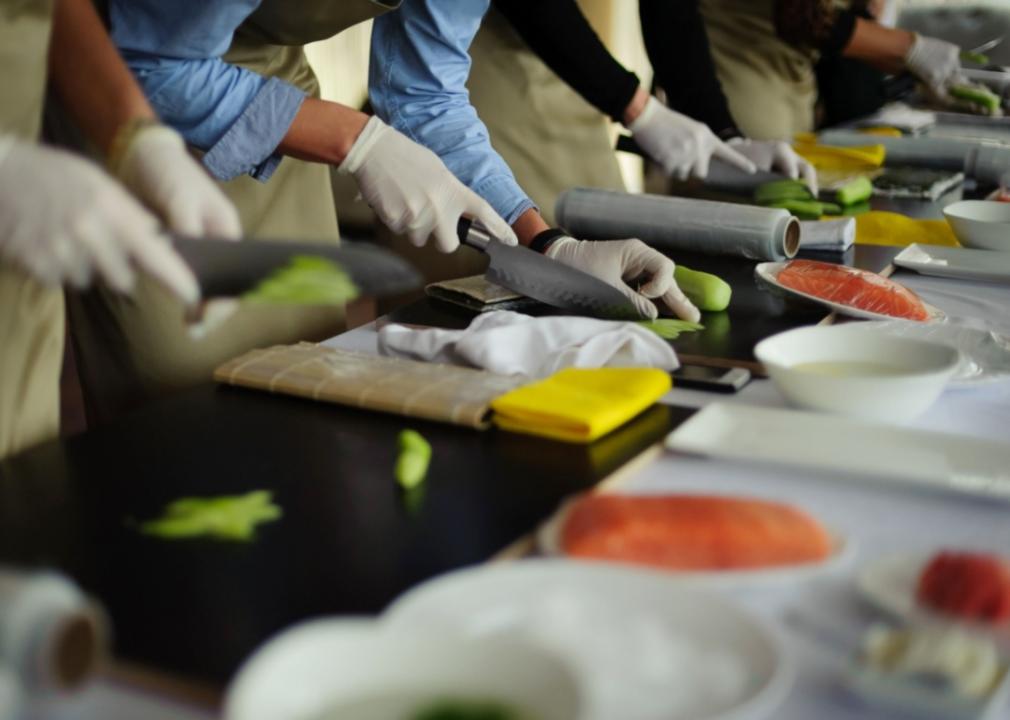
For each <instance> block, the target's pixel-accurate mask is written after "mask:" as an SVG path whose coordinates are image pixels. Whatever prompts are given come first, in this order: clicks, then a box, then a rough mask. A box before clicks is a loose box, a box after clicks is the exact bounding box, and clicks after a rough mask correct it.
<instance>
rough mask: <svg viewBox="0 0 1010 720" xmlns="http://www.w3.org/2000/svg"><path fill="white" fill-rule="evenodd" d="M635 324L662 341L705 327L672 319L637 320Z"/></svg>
mask: <svg viewBox="0 0 1010 720" xmlns="http://www.w3.org/2000/svg"><path fill="white" fill-rule="evenodd" d="M637 322H638V324H639V325H641V326H642V327H644V328H645V329H646V330H652V332H654V333H656V334H657V335H659V336H660V337H661V338H663V339H664V340H676V339H677V338H678V337H680V334H681V333H685V332H696V331H698V330H704V329H705V326H704V325H702V324H701V323H696V322H691V321H689V320H675V319H673V318H659V319H658V320H638V321H637Z"/></svg>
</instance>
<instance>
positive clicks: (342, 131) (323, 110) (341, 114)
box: [277, 98, 368, 165]
mask: <svg viewBox="0 0 1010 720" xmlns="http://www.w3.org/2000/svg"><path fill="white" fill-rule="evenodd" d="M367 122H368V116H367V115H366V114H365V113H363V112H359V111H357V110H354V109H352V108H349V107H347V106H346V105H341V104H339V103H335V102H329V101H328V100H318V99H316V98H306V99H305V102H303V103H302V106H301V108H300V109H299V110H298V114H297V115H295V119H294V122H292V123H291V127H289V128H288V132H287V134H286V135H285V136H284V139H283V140H282V141H281V144H280V145H279V146H278V147H277V150H278V152H280V153H282V154H284V155H290V156H291V157H294V158H298V159H299V160H309V161H311V162H322V163H328V164H330V165H339V164H340V163H342V162H343V161H344V158H345V157H347V153H349V152H350V151H351V146H352V145H353V144H354V141H355V139H356V138H357V137H358V135H360V134H361V130H362V129H363V128H364V127H365V123H367Z"/></svg>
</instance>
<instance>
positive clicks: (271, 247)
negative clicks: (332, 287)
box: [170, 235, 422, 298]
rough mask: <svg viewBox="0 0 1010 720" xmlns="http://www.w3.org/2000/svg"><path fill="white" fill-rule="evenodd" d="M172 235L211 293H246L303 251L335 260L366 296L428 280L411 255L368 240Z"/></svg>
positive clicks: (409, 287) (207, 295)
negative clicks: (404, 255) (408, 258)
mask: <svg viewBox="0 0 1010 720" xmlns="http://www.w3.org/2000/svg"><path fill="white" fill-rule="evenodd" d="M170 240H171V242H172V245H173V246H174V247H175V249H176V251H177V252H178V253H179V255H180V256H181V257H182V259H183V261H185V263H186V264H187V265H188V266H189V268H190V270H192V271H193V274H194V275H195V276H196V280H197V282H198V283H199V285H200V290H201V292H202V293H203V296H204V297H205V298H210V297H236V296H238V295H241V294H242V293H244V292H246V291H247V290H251V289H252V288H254V287H256V285H257V284H259V283H260V282H261V281H262V280H264V279H265V278H266V277H267V276H268V275H270V273H272V272H273V271H274V270H276V269H278V268H281V267H284V266H285V265H287V264H288V263H290V262H291V260H292V258H294V257H296V256H299V255H310V256H313V257H322V258H326V259H327V260H332V261H333V262H335V263H336V264H337V265H339V266H340V267H341V268H342V269H343V270H344V271H345V272H346V273H347V274H348V275H350V276H351V280H353V281H354V284H355V285H356V286H357V287H358V289H359V290H360V291H361V294H362V295H368V296H372V297H379V296H383V295H395V294H398V293H402V292H406V291H408V290H413V289H415V288H418V287H420V286H421V284H422V278H421V275H420V273H418V272H417V270H415V269H414V268H413V266H411V265H410V263H408V262H407V261H406V260H404V259H403V258H401V257H399V256H398V255H395V254H393V253H392V252H390V251H388V250H384V249H382V248H379V247H376V246H374V245H367V244H365V243H351V242H347V241H344V242H342V243H341V244H340V245H334V244H333V243H313V242H284V241H277V240H246V241H240V242H235V241H233V240H219V239H214V238H193V237H185V236H181V235H171V236H170Z"/></svg>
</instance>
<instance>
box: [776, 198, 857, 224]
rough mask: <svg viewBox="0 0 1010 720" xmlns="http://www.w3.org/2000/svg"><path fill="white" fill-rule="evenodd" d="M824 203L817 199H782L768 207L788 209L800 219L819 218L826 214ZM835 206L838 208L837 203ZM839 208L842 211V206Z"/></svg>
mask: <svg viewBox="0 0 1010 720" xmlns="http://www.w3.org/2000/svg"><path fill="white" fill-rule="evenodd" d="M828 204H830V203H828ZM824 205H825V203H822V202H818V201H817V200H781V201H779V202H773V203H770V204H769V206H768V207H773V208H782V209H783V210H788V211H789V212H791V213H792V214H793V215H795V216H796V217H798V218H799V219H800V220H818V219H820V217H821V216H822V215H824V214H825V212H824V210H825V208H824ZM834 207H836V208H838V206H837V205H835V206H834ZM838 209H839V212H841V208H838Z"/></svg>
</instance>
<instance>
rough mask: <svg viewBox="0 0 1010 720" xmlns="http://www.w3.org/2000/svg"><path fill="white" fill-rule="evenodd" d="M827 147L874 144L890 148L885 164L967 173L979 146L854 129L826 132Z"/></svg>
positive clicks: (825, 141) (964, 141)
mask: <svg viewBox="0 0 1010 720" xmlns="http://www.w3.org/2000/svg"><path fill="white" fill-rule="evenodd" d="M818 140H819V141H820V142H821V143H823V144H824V145H840V146H842V147H850V146H853V145H866V144H867V143H871V142H872V143H873V144H875V145H883V146H884V147H885V148H886V149H887V159H886V160H885V161H884V164H885V165H905V166H908V167H929V168H936V169H939V170H955V171H963V170H964V169H965V159H966V158H967V157H968V154H969V152H970V151H971V150H974V149H975V148H977V147H978V143H973V142H971V141H968V140H946V139H943V138H930V137H897V138H895V137H882V136H879V135H866V134H865V133H860V132H856V131H854V130H826V131H824V132H822V133H821V134H820V135H819V136H818Z"/></svg>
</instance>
